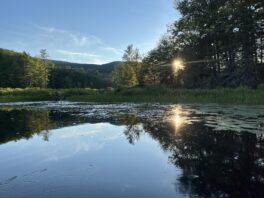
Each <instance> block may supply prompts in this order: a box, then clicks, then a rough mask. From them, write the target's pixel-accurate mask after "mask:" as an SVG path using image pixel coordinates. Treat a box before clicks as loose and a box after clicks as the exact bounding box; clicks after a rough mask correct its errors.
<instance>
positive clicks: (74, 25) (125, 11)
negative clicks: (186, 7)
mask: <svg viewBox="0 0 264 198" xmlns="http://www.w3.org/2000/svg"><path fill="white" fill-rule="evenodd" d="M178 17H179V14H178V13H177V11H176V10H175V9H174V1H173V0H1V4H0V19H1V20H0V48H6V49H11V50H15V51H19V52H22V51H26V52H28V53H30V54H31V55H32V56H36V55H38V53H39V50H40V49H47V51H48V53H49V56H50V59H54V60H63V61H68V62H76V63H93V64H103V63H107V62H111V61H118V60H121V58H122V54H123V52H124V49H125V48H126V47H127V46H128V45H129V44H133V45H134V46H135V47H137V48H139V50H140V52H141V53H142V54H146V53H147V52H148V51H149V50H151V49H152V48H154V47H155V46H156V44H157V42H158V41H159V39H160V38H161V36H162V35H163V34H164V33H166V29H167V25H169V24H171V23H173V21H175V20H176V19H177V18H178Z"/></svg>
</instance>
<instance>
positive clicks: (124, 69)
mask: <svg viewBox="0 0 264 198" xmlns="http://www.w3.org/2000/svg"><path fill="white" fill-rule="evenodd" d="M140 60H141V57H140V54H139V50H138V49H134V48H133V45H129V46H128V47H127V49H126V50H125V53H124V55H123V63H121V64H119V65H118V66H116V67H115V68H114V70H113V72H112V82H113V85H114V86H115V87H119V88H120V87H133V86H136V85H138V84H141V81H142V76H141V66H142V64H141V62H140Z"/></svg>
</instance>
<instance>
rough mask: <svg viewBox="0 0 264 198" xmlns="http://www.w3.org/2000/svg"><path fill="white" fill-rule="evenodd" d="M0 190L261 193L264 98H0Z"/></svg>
mask: <svg viewBox="0 0 264 198" xmlns="http://www.w3.org/2000/svg"><path fill="white" fill-rule="evenodd" d="M0 156H1V160H0V169H1V172H0V197H4V198H11V197H12V198H13V197H19V198H24V197H25V198H31V197H32V198H35V197H38V198H39V197H49V198H53V197H63V198H67V197H73V198H76V197H93V198H97V197H113V198H118V197H122V198H123V197H126V198H129V197H161V198H163V197H166V198H170V197H264V106H234V105H215V104H208V105H204V104H203V105H202V104H182V105H181V104H177V105H175V104H166V105H165V104H128V103H122V104H96V103H73V102H28V103H2V104H0Z"/></svg>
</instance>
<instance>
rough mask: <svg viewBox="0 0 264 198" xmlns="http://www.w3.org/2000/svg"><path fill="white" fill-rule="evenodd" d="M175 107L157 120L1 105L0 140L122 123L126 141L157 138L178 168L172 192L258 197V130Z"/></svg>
mask: <svg viewBox="0 0 264 198" xmlns="http://www.w3.org/2000/svg"><path fill="white" fill-rule="evenodd" d="M190 114H191V113H188V112H187V113H186V112H183V110H182V109H181V108H178V107H177V108H173V109H170V108H169V109H167V110H166V111H163V112H162V116H161V117H158V119H152V118H151V117H142V116H137V115H136V114H135V115H133V114H129V115H126V114H121V115H119V114H118V113H117V114H115V117H114V118H112V117H108V118H105V119H102V118H98V117H97V118H94V117H85V116H80V114H79V112H71V111H59V110H43V109H42V110H40V109H34V110H32V109H30V110H29V109H2V110H1V111H0V118H1V119H0V132H1V134H0V143H1V144H4V143H7V142H9V141H14V140H15V141H17V140H19V139H22V138H25V139H29V138H31V137H32V136H34V135H35V134H39V135H41V136H43V139H44V140H45V141H48V140H49V135H50V132H49V131H50V129H55V128H61V127H65V126H72V125H77V124H80V123H100V122H108V123H111V124H114V125H125V126H126V127H125V130H124V135H125V137H126V139H127V141H128V142H129V143H130V144H132V145H136V144H137V141H138V140H139V139H140V137H141V136H142V135H146V134H147V135H148V136H150V137H151V138H152V139H153V140H155V141H157V142H158V143H159V145H160V147H161V149H162V150H163V151H164V152H166V153H168V155H169V157H168V162H169V163H171V164H173V165H175V166H176V167H177V168H180V169H181V170H182V174H181V176H180V177H179V178H176V180H177V181H175V182H176V183H177V185H175V188H176V191H177V192H181V193H182V194H188V195H198V196H202V197H264V136H263V134H262V133H259V134H254V133H249V132H246V131H244V132H237V131H233V130H215V129H214V128H213V127H211V126H207V125H206V118H204V117H200V119H199V120H196V121H195V122H190V120H189V119H188V118H189V117H190Z"/></svg>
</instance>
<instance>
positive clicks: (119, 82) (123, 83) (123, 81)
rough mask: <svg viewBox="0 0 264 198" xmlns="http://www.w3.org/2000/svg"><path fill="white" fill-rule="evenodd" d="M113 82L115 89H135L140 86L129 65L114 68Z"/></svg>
mask: <svg viewBox="0 0 264 198" xmlns="http://www.w3.org/2000/svg"><path fill="white" fill-rule="evenodd" d="M112 82H113V84H114V86H115V87H133V86H135V85H137V84H138V81H137V76H136V73H135V71H134V69H133V68H132V67H131V65H130V64H127V63H122V64H120V65H118V66H116V67H115V68H114V71H113V72H112Z"/></svg>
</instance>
